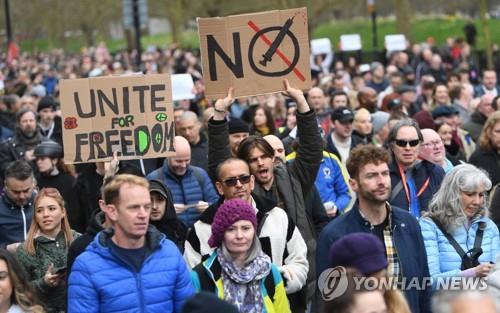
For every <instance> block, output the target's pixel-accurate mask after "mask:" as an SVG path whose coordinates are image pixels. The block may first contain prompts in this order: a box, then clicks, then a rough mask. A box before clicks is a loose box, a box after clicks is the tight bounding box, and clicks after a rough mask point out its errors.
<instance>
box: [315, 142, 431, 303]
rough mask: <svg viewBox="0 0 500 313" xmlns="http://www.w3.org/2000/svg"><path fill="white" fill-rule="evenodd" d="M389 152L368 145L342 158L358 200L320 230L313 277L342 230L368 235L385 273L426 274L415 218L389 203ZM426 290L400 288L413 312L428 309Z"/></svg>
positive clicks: (420, 277)
mask: <svg viewBox="0 0 500 313" xmlns="http://www.w3.org/2000/svg"><path fill="white" fill-rule="evenodd" d="M389 159H390V156H389V154H388V152H387V151H386V150H385V149H383V148H378V147H375V146H372V145H362V146H358V147H356V148H355V149H353V151H352V153H351V156H350V157H349V160H348V162H347V169H348V171H349V174H350V175H351V178H350V180H349V183H350V185H351V188H352V189H353V191H355V192H356V193H357V196H358V201H357V202H356V204H355V205H354V207H353V208H352V209H351V210H350V211H349V212H347V213H345V214H344V215H342V216H340V217H338V218H336V219H334V220H333V221H331V222H330V223H329V224H328V225H327V226H326V227H325V228H324V229H323V231H322V232H321V235H320V237H319V240H318V249H317V258H316V261H317V264H316V267H317V274H318V276H319V275H320V274H321V273H322V272H323V271H324V270H326V269H327V268H328V264H329V262H328V253H329V250H330V247H331V246H332V244H333V243H334V242H335V241H337V240H338V239H340V238H342V237H343V236H344V235H346V234H350V233H357V232H363V233H372V234H374V235H375V236H377V237H378V238H379V239H380V240H381V242H382V243H383V244H384V246H385V251H386V256H387V262H388V267H387V273H386V274H387V276H388V277H393V278H394V279H398V281H401V279H403V278H405V279H406V281H410V280H411V279H412V278H418V281H419V282H422V281H423V278H424V277H429V268H428V266H427V259H426V252H425V247H424V242H423V239H422V235H421V233H420V227H419V225H418V222H417V220H416V219H415V218H414V217H413V216H411V215H410V214H409V213H408V212H406V211H404V210H401V209H399V208H397V207H394V206H391V205H390V204H389V203H388V202H387V201H388V200H389V197H390V195H391V176H390V171H389V164H388V163H389ZM429 291H430V289H429V290H427V289H425V288H424V289H423V290H417V289H416V288H408V289H407V290H405V294H406V298H407V300H408V303H409V305H410V308H411V311H412V312H430V308H429V301H430V292H429Z"/></svg>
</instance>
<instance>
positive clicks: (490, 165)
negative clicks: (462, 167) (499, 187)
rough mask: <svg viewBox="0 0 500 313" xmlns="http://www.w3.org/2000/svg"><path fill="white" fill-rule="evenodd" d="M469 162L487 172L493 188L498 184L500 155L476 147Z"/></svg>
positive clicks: (499, 179) (499, 180)
mask: <svg viewBox="0 0 500 313" xmlns="http://www.w3.org/2000/svg"><path fill="white" fill-rule="evenodd" d="M469 162H470V163H471V164H472V165H475V166H477V167H480V168H482V169H484V170H485V171H486V172H488V174H489V175H490V178H491V183H492V184H493V186H495V185H496V184H498V183H500V153H498V152H496V151H486V150H483V149H481V147H478V149H477V150H476V151H475V152H474V153H473V154H472V156H471V157H470V160H469Z"/></svg>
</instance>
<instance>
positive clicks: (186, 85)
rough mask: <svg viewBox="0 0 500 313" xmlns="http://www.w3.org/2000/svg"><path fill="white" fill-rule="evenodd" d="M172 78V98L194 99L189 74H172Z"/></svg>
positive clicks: (192, 84) (191, 77) (192, 83)
mask: <svg viewBox="0 0 500 313" xmlns="http://www.w3.org/2000/svg"><path fill="white" fill-rule="evenodd" d="M170 77H171V78H172V100H173V101H178V100H190V99H194V96H195V95H194V93H193V88H194V82H193V76H191V74H173V75H171V76H170Z"/></svg>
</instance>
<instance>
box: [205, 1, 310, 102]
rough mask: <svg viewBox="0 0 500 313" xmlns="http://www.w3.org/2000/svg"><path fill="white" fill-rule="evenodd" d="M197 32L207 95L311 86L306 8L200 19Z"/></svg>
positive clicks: (243, 94) (223, 95) (239, 94)
mask: <svg viewBox="0 0 500 313" xmlns="http://www.w3.org/2000/svg"><path fill="white" fill-rule="evenodd" d="M198 33H199V36H200V49H201V61H202V65H203V76H204V80H205V88H206V90H205V95H206V97H207V98H209V99H218V98H224V97H225V96H226V95H227V91H228V89H229V87H233V88H234V91H233V93H234V96H235V97H241V96H251V95H258V94H265V93H272V92H278V91H283V79H284V78H287V79H288V80H289V81H290V84H291V85H292V86H293V87H295V88H299V89H309V88H311V71H310V64H309V39H308V33H307V10H306V8H300V9H291V10H278V11H268V12H261V13H255V14H244V15H233V16H228V17H216V18H198Z"/></svg>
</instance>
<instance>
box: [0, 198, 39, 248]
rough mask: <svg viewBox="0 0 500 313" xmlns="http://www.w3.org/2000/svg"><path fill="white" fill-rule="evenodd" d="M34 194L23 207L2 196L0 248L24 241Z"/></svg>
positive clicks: (30, 216)
mask: <svg viewBox="0 0 500 313" xmlns="http://www.w3.org/2000/svg"><path fill="white" fill-rule="evenodd" d="M34 199H35V193H33V194H32V195H31V198H30V200H29V201H28V203H27V204H26V205H25V206H24V207H20V206H18V205H17V204H15V203H14V202H12V200H10V199H9V197H7V194H3V195H2V196H1V198H0V229H1V231H0V248H5V246H7V245H9V244H11V243H15V242H23V241H24V240H26V236H27V235H28V230H29V228H30V225H31V220H32V219H33V200H34Z"/></svg>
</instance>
